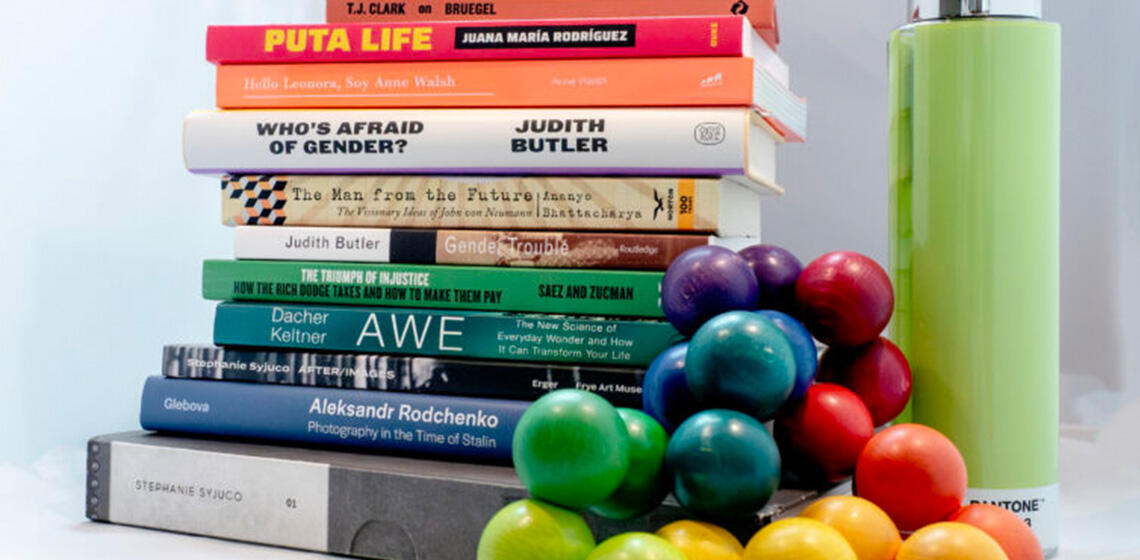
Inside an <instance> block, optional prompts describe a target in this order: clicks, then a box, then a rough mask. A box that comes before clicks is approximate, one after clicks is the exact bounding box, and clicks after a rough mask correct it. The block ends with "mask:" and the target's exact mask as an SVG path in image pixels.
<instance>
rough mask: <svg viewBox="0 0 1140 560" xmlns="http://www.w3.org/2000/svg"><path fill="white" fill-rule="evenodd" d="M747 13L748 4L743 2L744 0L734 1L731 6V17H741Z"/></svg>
mask: <svg viewBox="0 0 1140 560" xmlns="http://www.w3.org/2000/svg"><path fill="white" fill-rule="evenodd" d="M747 13H748V2H745V1H744V0H736V3H735V4H733V5H732V15H734V16H742V15H744V14H747Z"/></svg>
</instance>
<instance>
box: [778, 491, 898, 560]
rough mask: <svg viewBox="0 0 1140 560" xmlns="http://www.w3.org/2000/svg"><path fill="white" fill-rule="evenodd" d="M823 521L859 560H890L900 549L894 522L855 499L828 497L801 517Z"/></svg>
mask: <svg viewBox="0 0 1140 560" xmlns="http://www.w3.org/2000/svg"><path fill="white" fill-rule="evenodd" d="M800 516H801V517H807V518H809V519H814V520H816V521H822V522H824V523H826V524H828V525H830V526H831V527H832V528H834V529H835V530H836V531H839V534H840V535H843V538H844V540H846V541H847V544H849V545H851V549H852V550H854V551H855V556H856V557H858V558H859V560H892V559H893V558H894V557H895V554H897V553H898V551H899V547H901V546H902V537H900V536H899V529H898V527H895V522H894V521H891V518H890V516H889V515H887V513H886V512H885V511H883V510H882V508H880V507H879V506H877V505H875V504H873V503H871V502H870V501H869V500H865V499H863V498H858V497H855V496H831V497H829V498H824V499H822V500H818V501H816V502H815V503H813V504H811V505H810V506H808V507H807V509H805V510H804V512H803V513H801V514H800Z"/></svg>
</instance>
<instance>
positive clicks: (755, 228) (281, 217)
mask: <svg viewBox="0 0 1140 560" xmlns="http://www.w3.org/2000/svg"><path fill="white" fill-rule="evenodd" d="M221 187H222V217H223V218H222V222H223V223H224V224H226V225H275V226H280V225H286V224H288V225H298V226H347V227H370V228H375V227H414V228H437V227H444V228H448V227H455V228H465V229H482V228H493V229H541V230H546V229H554V230H559V229H561V230H601V231H615V230H625V231H634V230H637V231H699V232H715V233H718V234H719V235H721V236H759V235H760V223H759V220H750V221H748V223H740V224H734V223H727V220H722V216H723V215H724V214H726V213H730V212H732V211H733V208H730V207H723V206H722V197H723V194H722V193H724V192H725V190H726V189H731V190H733V191H741V192H739V194H740V195H741V196H742V197H743V198H745V199H748V200H750V201H751V203H752V205H753V206H754V207H759V206H760V194H759V193H758V192H756V191H753V190H750V189H745V188H741V187H738V186H736V185H732V184H730V183H728V182H722V181H718V180H716V179H670V178H628V179H621V178H609V177H595V178H590V177H577V178H570V177H512V178H494V177H486V178H478V179H461V178H446V177H398V176H397V177H392V176H382V175H364V176H359V175H295V176H289V175H237V176H226V177H223V178H222V181H221Z"/></svg>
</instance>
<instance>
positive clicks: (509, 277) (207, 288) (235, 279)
mask: <svg viewBox="0 0 1140 560" xmlns="http://www.w3.org/2000/svg"><path fill="white" fill-rule="evenodd" d="M663 276H664V274H663V273H661V272H644V271H624V270H613V271H611V270H573V269H569V270H557V269H529V268H504V269H488V268H486V267H467V266H437V265H431V266H424V265H404V264H365V263H328V262H319V263H318V262H297V261H226V260H208V261H205V263H204V264H203V267H202V295H203V296H205V298H206V299H211V300H218V301H231V300H236V301H241V300H246V301H277V302H295V303H337V304H349V305H379V306H393V307H417V308H420V307H423V308H433V309H466V310H478V311H518V312H534V313H555V314H563V313H565V314H572V315H607V316H627V317H654V318H658V317H663V316H664V315H663V313H662V311H661V278H662V277H663Z"/></svg>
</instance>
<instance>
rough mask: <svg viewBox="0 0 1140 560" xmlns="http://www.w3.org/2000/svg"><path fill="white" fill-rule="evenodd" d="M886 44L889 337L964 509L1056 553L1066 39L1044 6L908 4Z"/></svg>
mask: <svg viewBox="0 0 1140 560" xmlns="http://www.w3.org/2000/svg"><path fill="white" fill-rule="evenodd" d="M909 16H910V18H909V19H910V23H908V24H907V25H905V26H903V27H900V28H899V29H896V30H895V31H894V32H893V33H892V34H891V39H890V115H891V123H890V136H891V138H890V149H889V151H890V169H889V180H890V201H891V211H890V216H891V224H890V238H891V239H890V257H891V268H892V274H893V276H894V280H895V285H896V290H897V302H896V308H895V314H894V317H893V320H892V336H893V338H894V339H895V341H896V342H897V343H898V345H899V346H900V347H901V348H902V349H903V351H904V352H905V353H906V355H907V357H908V358H909V359H910V362H911V367H912V371H913V374H914V392H913V397H912V401H911V410H910V413H911V418H912V420H913V421H914V422H918V423H921V424H926V425H929V426H931V427H933V428H936V429H938V430H940V431H941V432H943V433H944V434H946V435H947V436H949V437H950V439H952V440H953V441H954V443H956V444H957V445H958V447H959V449H961V451H962V455H963V457H965V459H966V466H967V468H968V469H969V491H968V493H967V495H966V498H967V499H966V501H967V503H971V502H986V503H993V504H997V505H1000V506H1003V507H1005V508H1007V509H1009V510H1011V511H1013V512H1014V513H1016V514H1018V515H1019V516H1020V517H1021V518H1023V519H1025V520H1026V522H1027V523H1029V524H1030V525H1031V526H1032V527H1033V529H1034V531H1035V532H1036V533H1037V537H1038V539H1039V540H1040V541H1041V545H1042V548H1043V549H1044V550H1045V552H1046V554H1047V555H1049V554H1052V553H1054V552H1055V551H1056V549H1057V545H1058V539H1059V517H1060V503H1059V502H1060V497H1059V491H1058V490H1059V489H1058V474H1057V462H1058V460H1057V438H1058V407H1059V404H1058V383H1059V380H1058V369H1059V337H1060V334H1059V306H1060V305H1059V301H1058V298H1059V288H1058V285H1059V273H1060V271H1059V256H1058V253H1059V239H1058V230H1059V205H1060V202H1059V167H1060V166H1059V159H1060V66H1061V50H1060V41H1061V35H1060V28H1059V26H1057V25H1056V24H1053V23H1048V22H1045V21H1042V20H1041V19H1040V18H1041V0H910V14H909Z"/></svg>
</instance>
